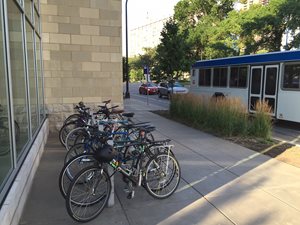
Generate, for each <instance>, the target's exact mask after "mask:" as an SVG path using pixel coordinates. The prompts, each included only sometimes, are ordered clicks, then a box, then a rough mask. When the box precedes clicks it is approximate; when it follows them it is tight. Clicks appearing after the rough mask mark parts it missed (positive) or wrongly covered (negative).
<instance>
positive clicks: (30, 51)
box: [26, 23, 38, 133]
mask: <svg viewBox="0 0 300 225" xmlns="http://www.w3.org/2000/svg"><path fill="white" fill-rule="evenodd" d="M33 34H34V33H33V29H32V27H31V26H30V25H29V24H28V23H26V41H27V58H28V78H29V94H30V113H31V115H30V116H31V130H32V133H34V132H35V130H36V129H37V126H38V107H37V90H36V87H37V85H36V79H35V70H34V45H33V44H34V42H33Z"/></svg>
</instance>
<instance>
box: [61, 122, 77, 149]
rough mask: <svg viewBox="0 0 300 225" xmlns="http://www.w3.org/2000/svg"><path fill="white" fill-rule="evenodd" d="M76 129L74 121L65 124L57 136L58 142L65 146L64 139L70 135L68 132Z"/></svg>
mask: <svg viewBox="0 0 300 225" xmlns="http://www.w3.org/2000/svg"><path fill="white" fill-rule="evenodd" d="M76 127H78V124H77V122H76V121H74V122H70V123H66V124H64V125H63V126H62V128H60V130H59V134H58V135H59V141H60V143H61V144H62V145H63V146H65V145H66V138H67V136H68V134H69V133H70V131H72V130H73V129H75V128H76Z"/></svg>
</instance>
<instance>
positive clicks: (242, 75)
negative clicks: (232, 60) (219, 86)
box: [229, 66, 248, 88]
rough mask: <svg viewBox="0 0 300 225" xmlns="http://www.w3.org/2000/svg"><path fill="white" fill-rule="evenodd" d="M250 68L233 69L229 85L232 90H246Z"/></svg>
mask: <svg viewBox="0 0 300 225" xmlns="http://www.w3.org/2000/svg"><path fill="white" fill-rule="evenodd" d="M247 74H248V67H246V66H244V67H231V69H230V81H229V85H230V87H232V88H245V87H246V85H247Z"/></svg>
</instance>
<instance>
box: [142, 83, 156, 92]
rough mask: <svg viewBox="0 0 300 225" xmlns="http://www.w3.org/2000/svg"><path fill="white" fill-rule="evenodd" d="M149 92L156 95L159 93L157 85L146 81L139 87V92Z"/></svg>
mask: <svg viewBox="0 0 300 225" xmlns="http://www.w3.org/2000/svg"><path fill="white" fill-rule="evenodd" d="M147 92H148V94H149V95H156V94H157V86H156V85H155V84H153V83H145V84H142V85H141V86H140V87H139V94H140V95H142V94H144V95H146V94H147Z"/></svg>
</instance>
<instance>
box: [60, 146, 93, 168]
mask: <svg viewBox="0 0 300 225" xmlns="http://www.w3.org/2000/svg"><path fill="white" fill-rule="evenodd" d="M93 152H94V150H93V149H92V147H91V146H90V145H89V144H88V143H78V144H75V145H73V146H72V147H71V148H70V150H69V151H68V152H67V154H66V156H65V159H64V164H67V163H68V162H69V161H70V160H72V159H73V158H75V157H77V156H78V155H80V154H84V153H93Z"/></svg>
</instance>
